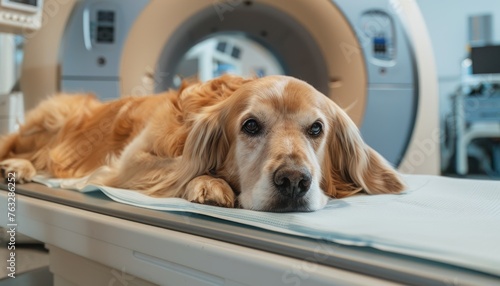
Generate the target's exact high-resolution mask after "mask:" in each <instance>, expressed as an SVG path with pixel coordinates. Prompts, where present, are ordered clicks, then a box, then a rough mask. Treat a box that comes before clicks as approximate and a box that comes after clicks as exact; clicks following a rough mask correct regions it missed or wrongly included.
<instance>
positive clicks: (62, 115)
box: [0, 76, 404, 211]
mask: <svg viewBox="0 0 500 286" xmlns="http://www.w3.org/2000/svg"><path fill="white" fill-rule="evenodd" d="M249 119H251V120H254V122H256V123H257V126H258V127H259V131H258V132H257V134H250V133H249V132H248V130H247V129H246V125H245V124H246V122H247V120H249ZM314 123H317V124H316V125H314V126H315V127H314V128H317V127H318V124H319V126H320V127H322V129H321V130H320V133H319V134H312V133H311V132H312V131H311V130H313V131H314V130H315V131H317V129H314V128H313V127H312V126H313V124H314ZM254 127H255V126H254ZM0 160H3V161H2V162H0V167H2V171H3V172H4V173H5V172H14V171H15V172H16V173H17V174H16V175H17V180H18V182H29V181H30V180H31V179H32V178H33V176H34V175H35V174H37V173H42V174H46V175H48V176H52V177H58V178H74V177H84V176H90V178H89V181H90V182H91V183H94V184H102V185H107V186H114V187H120V188H125V189H133V190H138V191H140V192H143V193H145V194H147V195H151V196H156V197H182V198H186V199H188V200H190V201H194V202H198V203H207V204H215V205H220V206H226V207H233V206H234V204H235V201H238V202H239V205H240V206H241V207H243V208H247V209H254V210H268V211H310V210H317V209H320V208H322V207H323V206H324V205H325V204H326V201H327V196H328V197H333V198H343V197H346V196H349V195H352V194H355V193H358V192H360V191H365V192H366V193H368V194H383V193H399V192H401V191H402V190H403V188H404V185H403V183H402V181H401V179H400V177H399V175H398V173H397V172H396V171H394V170H393V168H392V167H391V166H389V165H388V164H387V162H386V161H385V160H384V159H383V158H382V157H381V156H380V155H379V154H378V153H376V152H375V151H374V150H372V149H371V148H370V147H368V146H367V145H366V144H365V143H364V142H363V140H362V138H361V136H360V134H359V131H358V129H357V127H356V126H355V124H354V123H353V122H352V121H351V119H350V118H349V117H348V116H347V114H346V113H345V112H344V111H343V110H342V109H341V108H339V107H338V106H337V105H336V104H335V103H334V102H333V101H331V100H330V99H328V98H327V97H326V96H324V95H323V94H321V93H320V92H318V91H316V90H315V89H314V88H313V87H311V86H310V85H308V84H307V83H305V82H303V81H300V80H297V79H294V78H290V77H285V76H271V77H265V78H261V79H248V80H246V79H242V78H239V77H234V76H223V77H220V78H218V79H214V80H212V81H209V82H207V83H192V84H184V85H183V87H182V88H181V89H180V90H178V91H168V92H165V93H163V94H159V95H155V96H146V97H126V98H122V99H119V100H116V101H112V102H108V103H101V102H99V101H98V100H96V98H95V97H94V96H93V95H88V94H73V95H57V96H54V97H51V98H49V99H48V100H46V101H44V102H42V103H41V104H40V105H39V106H38V107H37V108H35V109H34V110H32V111H31V112H29V113H28V115H27V117H26V123H25V124H24V125H23V126H21V128H20V130H19V132H17V133H14V134H10V135H7V136H5V137H4V138H2V139H1V141H0ZM283 174H284V175H283ZM297 176H299V177H297ZM296 177H297V178H298V179H297V178H296ZM294 178H295V179H294ZM287 180H288V181H287ZM294 180H295V181H297V182H298V185H297V186H298V187H297V188H295V189H293V188H288V189H287V188H285V189H283V184H284V181H285V183H290V181H291V182H292V184H293V182H295V181H294ZM283 190H285V191H283ZM287 190H289V191H290V192H287ZM298 190H302V191H303V192H301V195H297V192H298ZM294 192H295V193H294Z"/></svg>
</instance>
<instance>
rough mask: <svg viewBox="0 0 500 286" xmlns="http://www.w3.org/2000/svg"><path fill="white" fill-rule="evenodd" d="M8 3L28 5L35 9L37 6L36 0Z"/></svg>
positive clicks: (19, 0) (17, 0)
mask: <svg viewBox="0 0 500 286" xmlns="http://www.w3.org/2000/svg"><path fill="white" fill-rule="evenodd" d="M9 2H12V3H18V4H24V5H30V6H35V7H36V6H37V5H38V0H9Z"/></svg>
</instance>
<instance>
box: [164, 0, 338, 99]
mask: <svg viewBox="0 0 500 286" xmlns="http://www.w3.org/2000/svg"><path fill="white" fill-rule="evenodd" d="M220 37H224V38H226V39H227V40H228V42H231V43H227V44H228V45H231V44H232V43H233V42H235V39H244V41H247V42H246V43H250V45H253V47H252V49H251V50H249V52H252V51H255V50H260V52H261V53H260V54H261V56H262V57H261V58H262V59H266V60H267V61H268V63H266V64H265V65H264V64H262V66H261V67H267V70H264V71H263V70H262V69H259V66H258V65H255V66H253V65H252V66H250V67H248V68H249V69H252V68H253V69H254V70H253V71H250V72H249V73H248V72H241V73H238V72H235V73H236V74H241V75H242V76H255V75H257V76H259V75H270V74H287V75H291V76H294V77H297V78H300V79H302V80H304V81H306V82H308V83H310V84H311V85H313V86H314V87H316V88H317V89H318V90H320V91H321V92H323V93H325V94H328V90H329V77H328V69H327V67H326V63H325V61H324V56H323V54H322V51H321V49H320V48H319V47H318V46H317V44H316V41H315V40H314V39H313V38H312V36H311V34H310V32H308V31H307V29H306V28H305V27H304V26H303V25H301V24H300V23H299V22H297V21H296V19H295V18H293V17H291V16H290V15H288V14H287V13H284V12H283V11H281V10H278V9H276V8H274V7H271V6H268V5H266V4H261V3H255V2H253V3H252V4H251V5H239V6H236V7H234V9H233V10H232V11H230V12H227V13H221V11H219V10H217V9H214V7H207V8H206V9H203V10H201V11H199V12H197V13H195V14H194V15H192V16H191V17H189V19H187V20H186V21H184V22H183V23H181V25H180V26H179V27H178V28H177V29H176V31H175V32H174V33H173V35H172V36H171V37H170V38H169V39H168V42H167V43H166V44H165V46H164V48H163V52H162V54H161V56H160V59H159V62H158V66H157V71H156V81H157V82H158V83H159V84H158V85H157V86H156V91H162V90H166V89H168V88H171V87H176V83H177V84H178V81H179V80H178V75H177V73H180V76H181V77H184V76H186V75H185V74H186V73H188V74H189V73H192V70H193V66H194V65H196V63H195V61H192V54H191V53H194V52H192V51H193V49H196V45H197V44H199V43H200V44H201V43H203V41H204V40H206V41H210V39H214V38H216V39H217V38H220ZM230 39H233V40H230ZM221 45H223V44H221ZM220 48H221V49H222V48H223V47H220ZM226 48H227V47H226ZM244 48H245V50H240V53H244V52H246V49H247V47H246V46H245V47H244ZM215 49H217V46H215ZM230 52H232V50H231V51H230ZM235 53H238V52H237V51H236V52H235ZM240 55H241V56H243V54H240ZM189 59H191V61H188V60H189ZM221 64H222V66H221V67H220V70H223V69H228V70H231V69H233V70H238V67H237V66H235V65H233V66H232V67H231V66H229V65H226V66H224V63H221ZM210 65H212V66H214V65H213V64H212V63H210ZM189 66H191V67H189ZM201 66H202V67H203V65H201ZM217 67H218V65H217V63H216V65H215V68H216V69H217ZM186 69H187V70H188V71H189V70H191V72H188V71H186ZM241 69H243V70H245V67H241ZM172 71H176V72H172ZM200 72H201V70H200ZM218 72H219V71H217V70H216V71H215V72H213V74H214V75H215V76H216V75H217V73H218ZM252 73H253V74H252ZM202 74H203V73H201V74H200V76H201V77H200V79H201V80H207V79H210V78H212V77H214V76H212V77H207V76H203V75H202ZM207 74H208V72H207Z"/></svg>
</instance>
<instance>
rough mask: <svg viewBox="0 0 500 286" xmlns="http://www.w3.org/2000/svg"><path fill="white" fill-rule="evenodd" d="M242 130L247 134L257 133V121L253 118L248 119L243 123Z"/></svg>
mask: <svg viewBox="0 0 500 286" xmlns="http://www.w3.org/2000/svg"><path fill="white" fill-rule="evenodd" d="M243 131H245V133H247V134H248V135H257V134H258V133H259V131H260V126H259V123H258V122H257V120H255V119H248V120H246V121H245V122H244V123H243Z"/></svg>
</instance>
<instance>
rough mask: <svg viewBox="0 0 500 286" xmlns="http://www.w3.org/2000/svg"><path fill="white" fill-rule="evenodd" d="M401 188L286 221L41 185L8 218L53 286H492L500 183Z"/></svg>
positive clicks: (25, 189)
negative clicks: (35, 251) (42, 256)
mask: <svg viewBox="0 0 500 286" xmlns="http://www.w3.org/2000/svg"><path fill="white" fill-rule="evenodd" d="M405 179H406V181H407V183H408V186H409V189H408V190H407V191H406V192H405V193H404V194H402V195H380V196H366V195H360V196H355V197H351V198H347V199H342V200H332V201H330V203H329V204H328V205H327V207H326V208H325V210H321V211H318V212H314V213H290V214H276V213H263V212H253V211H249V210H238V209H224V208H218V207H213V206H204V205H198V204H193V203H189V202H186V201H184V200H181V199H153V198H149V197H146V196H143V195H141V194H139V193H137V192H131V191H123V190H116V189H113V188H101V189H99V188H96V187H92V186H90V187H85V188H84V189H83V190H81V191H75V190H67V189H60V188H54V186H57V184H60V183H61V182H60V181H57V180H55V181H50V180H46V181H44V180H43V179H42V180H41V182H42V183H46V184H47V185H49V186H53V187H52V188H49V187H47V186H44V185H41V184H35V183H30V184H25V185H17V186H16V211H15V214H16V223H17V231H18V232H19V233H23V234H26V235H28V236H31V237H33V238H35V239H38V240H40V241H42V242H44V243H45V244H46V247H47V248H48V249H49V251H50V252H49V253H50V270H51V271H52V273H54V281H55V285H151V284H160V285H398V284H405V285H500V183H499V182H495V181H473V180H464V179H450V178H443V177H434V176H405ZM2 189H3V190H6V189H7V186H6V185H3V186H2ZM0 195H1V196H2V199H3V201H4V203H2V204H1V209H2V212H1V213H2V214H3V215H2V216H1V217H0V222H1V225H2V226H6V225H7V224H8V221H7V215H6V212H7V210H6V203H5V202H6V201H7V195H8V193H7V192H6V191H4V192H0ZM138 205H142V207H139V206H138Z"/></svg>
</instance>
